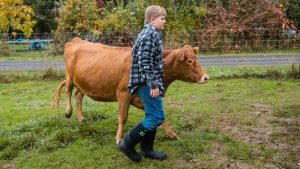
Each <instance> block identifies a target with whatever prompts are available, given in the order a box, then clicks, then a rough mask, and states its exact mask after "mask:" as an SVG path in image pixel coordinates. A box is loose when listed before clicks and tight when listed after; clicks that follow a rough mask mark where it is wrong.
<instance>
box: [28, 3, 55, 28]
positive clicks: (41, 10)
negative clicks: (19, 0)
mask: <svg viewBox="0 0 300 169" xmlns="http://www.w3.org/2000/svg"><path fill="white" fill-rule="evenodd" d="M24 4H26V5H28V6H30V7H32V8H33V9H34V12H35V15H34V16H33V19H34V20H35V21H37V23H36V25H35V27H34V28H33V29H34V32H42V33H44V32H51V31H52V30H55V29H56V27H57V22H56V20H55V17H56V16H57V15H58V10H59V0H43V1H41V0H24Z"/></svg>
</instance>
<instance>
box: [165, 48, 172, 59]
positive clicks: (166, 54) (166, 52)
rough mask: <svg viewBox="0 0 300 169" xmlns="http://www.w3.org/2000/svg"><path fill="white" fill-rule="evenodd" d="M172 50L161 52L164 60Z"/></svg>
mask: <svg viewBox="0 0 300 169" xmlns="http://www.w3.org/2000/svg"><path fill="white" fill-rule="evenodd" d="M172 51H173V50H164V51H163V55H164V58H166V57H167V56H168V55H169V54H171V52H172Z"/></svg>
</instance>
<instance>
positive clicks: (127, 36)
mask: <svg viewBox="0 0 300 169" xmlns="http://www.w3.org/2000/svg"><path fill="white" fill-rule="evenodd" d="M138 33H139V31H130V32H129V31H127V32H123V31H113V32H105V33H103V34H101V35H92V34H90V33H65V34H64V35H63V36H64V37H63V38H64V41H70V40H71V39H72V38H74V37H80V38H82V39H85V40H88V41H91V42H100V43H103V44H106V45H113V46H132V44H133V43H134V40H135V38H136V36H137V34H138ZM164 37H165V48H166V49H171V48H178V47H181V46H182V45H184V44H190V45H192V46H198V47H200V49H201V51H202V52H207V53H210V52H219V53H230V52H231V53H232V52H234V53H235V52H253V51H268V50H277V49H278V50H284V49H300V34H299V33H296V32H290V31H286V30H283V29H259V30H257V29H255V30H252V31H247V32H246V31H245V32H237V33H232V32H224V31H222V30H217V31H212V32H210V33H207V32H206V33H204V32H203V31H201V30H198V31H195V32H193V33H191V34H184V35H173V36H172V35H168V34H164ZM22 38H24V37H23V35H22V34H17V35H16V36H12V35H9V36H8V40H10V41H14V40H15V41H16V40H18V39H22ZM29 39H31V40H34V39H51V40H53V39H54V41H53V43H57V42H59V41H60V40H58V39H55V38H54V35H53V34H33V35H32V36H31V37H30V38H29ZM23 45H24V44H23ZM25 45H26V44H25ZM27 45H28V44H27ZM11 49H14V52H18V51H20V50H21V49H22V50H23V51H24V50H27V49H28V48H26V47H23V48H21V47H20V48H18V47H12V48H11ZM48 49H49V48H48ZM27 51H30V50H27Z"/></svg>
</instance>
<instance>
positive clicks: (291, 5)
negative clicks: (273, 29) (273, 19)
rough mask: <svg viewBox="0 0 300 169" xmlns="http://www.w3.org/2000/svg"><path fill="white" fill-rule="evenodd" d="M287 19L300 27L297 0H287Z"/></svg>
mask: <svg viewBox="0 0 300 169" xmlns="http://www.w3.org/2000/svg"><path fill="white" fill-rule="evenodd" d="M286 15H287V17H288V18H290V19H291V20H293V21H294V23H295V24H296V25H297V26H298V27H300V3H299V0H289V1H288V7H287V11H286Z"/></svg>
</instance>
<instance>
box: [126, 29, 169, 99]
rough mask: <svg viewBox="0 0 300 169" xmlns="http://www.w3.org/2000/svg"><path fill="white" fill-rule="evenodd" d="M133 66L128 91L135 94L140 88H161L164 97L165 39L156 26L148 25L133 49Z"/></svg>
mask: <svg viewBox="0 0 300 169" xmlns="http://www.w3.org/2000/svg"><path fill="white" fill-rule="evenodd" d="M132 57H133V59H132V65H131V71H130V78H129V83H128V91H129V93H130V94H134V93H135V92H136V89H137V88H138V87H139V86H142V85H147V86H149V87H150V88H151V89H154V88H157V87H158V88H159V91H160V95H161V96H162V95H163V92H164V84H163V67H164V63H163V39H162V33H161V32H160V31H159V30H157V29H156V28H155V27H154V26H152V25H150V24H146V25H145V27H144V29H143V30H142V31H141V33H140V34H139V35H138V37H137V39H136V41H135V43H134V45H133V48H132Z"/></svg>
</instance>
